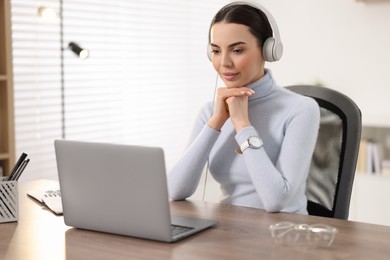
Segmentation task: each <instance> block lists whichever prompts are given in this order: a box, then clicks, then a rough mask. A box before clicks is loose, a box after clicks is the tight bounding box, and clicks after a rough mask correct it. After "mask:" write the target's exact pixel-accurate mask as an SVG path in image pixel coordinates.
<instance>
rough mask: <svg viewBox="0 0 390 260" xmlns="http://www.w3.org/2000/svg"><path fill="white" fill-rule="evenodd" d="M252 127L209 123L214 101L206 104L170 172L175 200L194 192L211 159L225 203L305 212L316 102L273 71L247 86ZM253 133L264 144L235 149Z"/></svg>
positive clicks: (316, 119) (316, 121) (315, 130)
mask: <svg viewBox="0 0 390 260" xmlns="http://www.w3.org/2000/svg"><path fill="white" fill-rule="evenodd" d="M247 87H248V88H251V89H253V90H254V91H255V94H253V95H252V96H250V97H249V120H250V122H251V124H252V125H251V126H248V127H246V128H243V129H242V130H241V131H240V132H239V133H236V132H235V129H234V126H233V124H232V123H231V121H230V120H229V119H228V120H227V121H226V122H225V124H224V126H223V127H222V129H221V131H220V132H219V131H216V130H214V129H212V128H210V127H209V126H208V125H207V121H208V119H209V118H210V116H211V112H212V103H211V102H209V103H207V104H206V105H205V106H204V107H203V108H202V109H201V111H200V114H199V116H198V118H197V120H196V122H195V125H194V128H193V131H192V134H191V138H190V144H189V146H188V147H187V149H186V151H185V153H184V154H183V156H182V158H181V159H180V160H179V161H178V162H177V164H176V165H175V166H174V167H173V168H172V169H171V170H170V172H169V174H168V188H169V195H170V197H171V199H173V200H183V199H186V198H187V197H189V196H191V195H192V194H193V193H194V192H195V190H196V188H197V186H198V184H199V180H200V177H201V175H202V171H203V169H204V166H205V164H206V161H207V160H209V169H210V173H211V174H212V176H213V177H214V179H215V180H216V181H217V182H218V183H219V184H220V187H221V191H222V199H221V202H223V203H227V204H233V205H240V206H247V207H254V208H261V209H265V210H267V211H269V212H278V211H283V212H297V213H302V214H307V210H306V204H307V198H306V196H305V189H306V178H307V175H308V171H309V166H310V162H311V158H312V154H313V151H314V146H315V143H316V139H317V134H318V129H319V121H320V111H319V107H318V105H317V103H316V102H315V101H314V100H313V99H311V98H308V97H304V96H301V95H298V94H295V93H293V92H291V91H289V90H287V89H284V88H282V87H280V86H278V85H277V84H276V83H275V81H274V79H273V77H272V74H271V72H270V71H269V70H267V71H266V74H265V75H264V77H262V78H261V79H259V80H258V81H256V82H254V83H251V84H249V85H248V86H247ZM250 136H258V137H260V138H261V139H262V140H263V143H264V146H263V147H262V148H260V149H251V148H248V149H246V150H245V151H244V153H243V154H237V153H236V152H235V149H236V148H237V147H239V146H240V145H241V144H242V143H243V142H244V141H245V140H247V139H248V138H249V137H250Z"/></svg>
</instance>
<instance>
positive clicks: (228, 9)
mask: <svg viewBox="0 0 390 260" xmlns="http://www.w3.org/2000/svg"><path fill="white" fill-rule="evenodd" d="M219 22H226V23H236V24H243V25H246V26H248V27H249V31H250V32H251V33H252V34H253V36H255V37H256V39H257V41H258V43H259V47H260V48H262V47H263V44H264V42H265V40H267V38H269V37H272V35H273V32H272V28H271V25H270V23H269V21H268V18H267V16H266V15H265V14H264V13H263V12H262V11H261V10H259V9H257V8H255V7H252V6H250V5H247V4H231V5H227V6H225V7H223V8H222V9H221V10H219V11H218V13H217V14H216V15H215V16H214V18H213V20H212V21H211V25H210V30H209V42H210V40H211V36H210V33H211V27H213V25H214V24H216V23H219Z"/></svg>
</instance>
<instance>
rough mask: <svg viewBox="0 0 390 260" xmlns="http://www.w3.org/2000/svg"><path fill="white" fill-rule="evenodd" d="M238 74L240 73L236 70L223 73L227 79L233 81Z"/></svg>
mask: <svg viewBox="0 0 390 260" xmlns="http://www.w3.org/2000/svg"><path fill="white" fill-rule="evenodd" d="M238 74H239V73H234V72H224V73H222V76H223V78H224V79H225V80H227V81H233V80H235V79H236V78H237V77H238Z"/></svg>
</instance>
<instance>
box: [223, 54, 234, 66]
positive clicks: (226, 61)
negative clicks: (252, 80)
mask: <svg viewBox="0 0 390 260" xmlns="http://www.w3.org/2000/svg"><path fill="white" fill-rule="evenodd" d="M221 64H222V66H223V67H231V66H232V64H233V63H232V60H231V58H230V56H229V55H228V54H223V55H222V59H221Z"/></svg>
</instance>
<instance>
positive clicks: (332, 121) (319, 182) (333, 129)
mask: <svg viewBox="0 0 390 260" xmlns="http://www.w3.org/2000/svg"><path fill="white" fill-rule="evenodd" d="M286 88H287V89H289V90H291V91H293V92H296V93H298V94H301V95H304V96H308V97H312V98H314V99H315V100H316V101H317V103H318V105H319V106H320V110H321V122H320V130H319V133H318V138H317V143H316V146H315V150H314V154H313V159H312V163H311V166H310V172H309V176H308V179H307V188H306V195H307V198H308V204H307V210H308V212H309V215H316V216H323V217H330V218H338V219H348V214H349V204H350V199H351V193H352V185H353V180H354V176H355V170H356V163H357V158H358V153H359V143H360V137H361V129H362V122H361V112H360V109H359V108H358V106H357V105H356V104H355V102H354V101H353V100H352V99H350V98H349V97H347V96H345V95H344V94H342V93H340V92H337V91H335V90H332V89H329V88H325V87H319V86H311V85H294V86H288V87H286Z"/></svg>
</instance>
